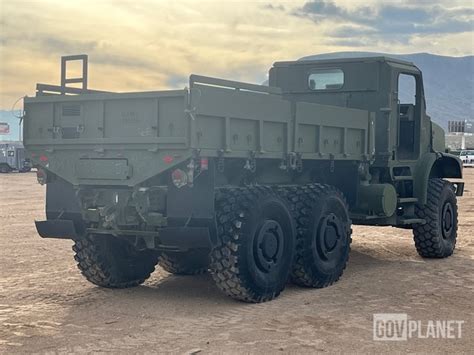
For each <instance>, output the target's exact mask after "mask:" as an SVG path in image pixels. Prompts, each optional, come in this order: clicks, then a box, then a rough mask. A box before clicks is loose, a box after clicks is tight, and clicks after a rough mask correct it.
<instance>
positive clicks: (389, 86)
mask: <svg viewBox="0 0 474 355" xmlns="http://www.w3.org/2000/svg"><path fill="white" fill-rule="evenodd" d="M330 75H337V77H334V78H331V77H330ZM401 75H408V76H410V77H412V78H413V79H414V80H413V82H414V83H415V89H414V90H415V94H416V95H415V97H414V103H408V102H407V103H404V102H400V94H399V91H400V90H401V89H402V88H401V87H399V77H400V76H401ZM82 80H83V81H84V82H87V77H85V76H83V78H82ZM315 80H319V81H318V82H317V83H316V82H315ZM269 85H270V86H262V85H254V84H248V83H242V82H236V81H230V80H223V79H217V78H209V77H204V76H198V75H191V76H190V82H189V88H185V89H184V90H169V91H153V92H141V93H140V92H138V93H106V92H99V91H95V90H89V89H87V88H83V90H82V91H81V90H79V89H75V90H76V91H68V90H69V89H70V88H65V87H64V86H61V87H54V86H45V85H44V84H40V86H38V95H37V97H34V98H26V99H25V112H26V116H25V124H24V143H25V146H26V147H27V149H28V151H29V153H30V154H31V156H32V159H33V161H34V162H35V164H37V165H38V166H40V167H43V168H44V169H45V170H46V171H48V172H50V173H52V174H54V175H57V176H59V177H61V178H62V179H64V180H66V181H67V182H69V183H70V184H72V185H74V186H75V187H76V188H80V189H82V190H84V189H85V190H87V189H89V188H90V189H91V190H93V189H94V188H96V187H97V186H102V187H103V188H106V189H111V190H113V189H115V188H117V187H129V188H133V189H134V190H136V189H139V188H148V187H153V188H154V187H156V186H158V185H160V184H161V185H166V184H167V183H168V182H169V176H170V175H169V172H170V171H171V170H173V168H174V167H178V166H179V167H180V169H184V170H186V171H187V172H188V171H189V173H188V174H190V175H189V176H190V178H191V179H194V178H199V177H198V176H196V177H194V176H193V174H194V166H195V163H196V162H197V161H198V158H201V157H205V158H207V159H211V160H212V159H214V160H215V164H214V165H212V166H213V167H214V166H216V171H217V175H216V185H239V184H244V183H258V184H304V183H309V182H323V183H329V184H333V185H335V186H337V187H338V188H340V189H341V190H342V191H343V192H344V194H345V195H346V197H347V198H348V201H349V205H350V209H351V211H352V212H353V219H354V222H355V223H366V224H381V225H406V221H407V220H415V219H414V218H413V213H414V212H413V211H414V209H413V208H414V204H415V203H425V202H426V189H427V185H428V179H429V178H430V177H453V178H460V177H462V170H461V164H460V161H459V159H458V158H456V157H454V156H451V155H447V154H442V152H444V132H443V131H442V129H441V128H440V127H439V126H438V125H436V124H434V123H432V122H431V119H430V117H429V116H427V115H426V107H425V105H426V104H425V99H424V89H423V79H422V74H421V72H420V70H419V69H418V68H417V67H416V66H415V65H413V64H412V63H408V62H403V61H399V60H394V59H391V58H385V57H377V58H355V59H354V58H353V59H338V60H322V61H301V62H278V63H275V64H274V66H273V67H272V68H271V69H270V72H269ZM55 90H56V91H57V92H56V94H55V92H54V91H55ZM78 90H79V91H78ZM65 93H70V94H77V93H79V94H77V95H65ZM191 163H192V164H191ZM197 175H199V174H197ZM161 185H160V186H161ZM189 186H190V187H192V183H191V184H190V185H189ZM130 191H131V190H130ZM130 194H131V192H130ZM107 203H109V202H107V201H105V202H104V204H107ZM124 208H125V207H124ZM395 210H397V213H395ZM151 213H155V214H156V213H158V212H156V211H154V212H153V211H152V212H151ZM159 213H165V211H160V212H159ZM150 216H152V215H150ZM150 216H148V217H146V218H148V219H149V220H150V221H151V220H152V218H151V217H150ZM159 216H161V215H159ZM143 218H145V217H143ZM160 218H161V217H160ZM127 223H128V222H127ZM137 223H138V222H137ZM414 223H415V222H414Z"/></svg>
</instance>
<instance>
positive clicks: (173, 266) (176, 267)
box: [159, 250, 209, 275]
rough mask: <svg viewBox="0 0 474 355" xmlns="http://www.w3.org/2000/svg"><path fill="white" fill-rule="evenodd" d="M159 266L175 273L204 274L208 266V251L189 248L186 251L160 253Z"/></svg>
mask: <svg viewBox="0 0 474 355" xmlns="http://www.w3.org/2000/svg"><path fill="white" fill-rule="evenodd" d="M159 264H160V266H161V267H162V268H163V269H165V271H167V272H169V273H171V274H175V275H198V274H204V273H205V272H206V271H207V269H208V267H209V252H208V251H202V250H191V251H189V252H186V253H171V252H168V253H162V254H161V255H160V261H159Z"/></svg>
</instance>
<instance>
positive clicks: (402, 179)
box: [393, 175, 413, 181]
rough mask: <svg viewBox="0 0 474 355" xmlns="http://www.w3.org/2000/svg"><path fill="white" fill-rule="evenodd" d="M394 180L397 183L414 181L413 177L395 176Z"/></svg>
mask: <svg viewBox="0 0 474 355" xmlns="http://www.w3.org/2000/svg"><path fill="white" fill-rule="evenodd" d="M393 180H395V181H406V180H413V176H411V175H403V176H394V177H393Z"/></svg>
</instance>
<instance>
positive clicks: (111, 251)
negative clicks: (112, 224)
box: [72, 235, 158, 288]
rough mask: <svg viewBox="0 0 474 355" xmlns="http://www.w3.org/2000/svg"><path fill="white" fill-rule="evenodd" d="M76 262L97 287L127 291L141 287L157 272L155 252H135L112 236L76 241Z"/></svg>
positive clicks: (91, 236) (132, 248)
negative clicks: (128, 288) (130, 288)
mask: <svg viewBox="0 0 474 355" xmlns="http://www.w3.org/2000/svg"><path fill="white" fill-rule="evenodd" d="M72 249H73V250H74V251H75V252H76V255H75V256H74V259H75V260H76V261H77V263H78V264H77V266H78V268H79V270H81V273H82V275H84V277H85V278H86V279H87V280H88V281H90V282H92V283H93V284H95V285H97V286H102V287H109V288H126V287H133V286H137V285H140V284H141V283H143V282H144V281H145V280H146V279H147V278H148V277H150V274H151V273H152V272H153V271H154V270H155V265H156V263H157V262H158V256H157V254H156V252H154V251H152V250H144V251H139V250H136V249H135V248H134V247H133V246H132V245H131V244H129V243H128V242H126V241H124V240H121V239H119V238H116V237H114V236H111V235H88V236H85V237H84V238H81V239H77V240H75V241H74V246H73V247H72Z"/></svg>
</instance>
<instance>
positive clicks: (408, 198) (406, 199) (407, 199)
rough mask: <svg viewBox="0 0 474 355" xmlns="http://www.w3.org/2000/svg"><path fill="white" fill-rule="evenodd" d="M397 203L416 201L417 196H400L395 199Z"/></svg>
mask: <svg viewBox="0 0 474 355" xmlns="http://www.w3.org/2000/svg"><path fill="white" fill-rule="evenodd" d="M397 201H398V203H412V202H418V198H416V197H400V198H398V199H397Z"/></svg>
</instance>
